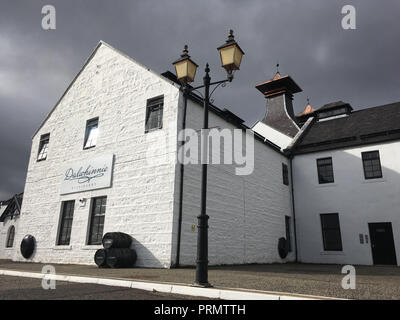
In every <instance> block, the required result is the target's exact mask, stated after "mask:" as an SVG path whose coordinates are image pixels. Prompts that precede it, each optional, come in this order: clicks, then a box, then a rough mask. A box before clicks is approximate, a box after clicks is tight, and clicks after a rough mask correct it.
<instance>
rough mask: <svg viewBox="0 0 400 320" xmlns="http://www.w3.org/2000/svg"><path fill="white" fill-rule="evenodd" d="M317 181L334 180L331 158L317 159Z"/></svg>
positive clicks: (330, 181) (329, 181)
mask: <svg viewBox="0 0 400 320" xmlns="http://www.w3.org/2000/svg"><path fill="white" fill-rule="evenodd" d="M317 168H318V181H319V183H320V184H322V183H332V182H335V179H334V177H333V165H332V158H322V159H317Z"/></svg>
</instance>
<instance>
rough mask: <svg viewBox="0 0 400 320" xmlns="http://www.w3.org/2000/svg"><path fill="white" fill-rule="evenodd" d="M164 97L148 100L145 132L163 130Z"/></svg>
mask: <svg viewBox="0 0 400 320" xmlns="http://www.w3.org/2000/svg"><path fill="white" fill-rule="evenodd" d="M163 109H164V96H162V97H158V98H154V99H150V100H147V107H146V125H145V127H146V128H145V132H149V131H152V130H156V129H161V128H162V118H163Z"/></svg>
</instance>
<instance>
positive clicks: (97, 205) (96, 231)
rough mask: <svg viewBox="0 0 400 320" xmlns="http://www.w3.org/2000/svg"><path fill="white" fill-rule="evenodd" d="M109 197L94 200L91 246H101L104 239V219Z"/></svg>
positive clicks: (89, 241) (91, 217)
mask: <svg viewBox="0 0 400 320" xmlns="http://www.w3.org/2000/svg"><path fill="white" fill-rule="evenodd" d="M106 205H107V197H106V196H103V197H96V198H92V208H91V214H90V228H89V239H88V244H89V245H98V244H101V240H102V239H103V229H104V218H105V214H106Z"/></svg>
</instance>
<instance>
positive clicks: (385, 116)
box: [292, 102, 400, 154]
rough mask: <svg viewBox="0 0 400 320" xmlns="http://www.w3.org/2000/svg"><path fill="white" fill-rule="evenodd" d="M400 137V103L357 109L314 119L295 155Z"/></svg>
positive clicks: (295, 149) (295, 148) (296, 148)
mask: <svg viewBox="0 0 400 320" xmlns="http://www.w3.org/2000/svg"><path fill="white" fill-rule="evenodd" d="M396 139H400V102H396V103H391V104H387V105H383V106H377V107H373V108H368V109H363V110H357V111H353V112H351V113H350V115H348V116H346V117H343V118H336V119H331V120H327V121H316V122H314V123H313V124H312V126H311V128H310V129H309V130H308V131H307V132H306V133H305V134H304V136H303V137H302V138H301V139H300V141H299V143H298V144H297V145H296V146H295V147H294V150H292V152H293V153H294V154H300V153H308V152H315V151H322V150H330V149H337V148H343V147H350V146H356V145H363V144H371V143H378V142H383V141H388V140H396Z"/></svg>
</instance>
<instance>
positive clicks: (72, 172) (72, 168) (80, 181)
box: [60, 154, 114, 194]
mask: <svg viewBox="0 0 400 320" xmlns="http://www.w3.org/2000/svg"><path fill="white" fill-rule="evenodd" d="M113 158H114V156H113V155H112V154H111V155H103V156H101V157H98V158H93V159H85V160H83V161H79V162H75V163H72V164H69V165H67V166H65V168H64V169H63V172H62V180H61V192H60V193H61V194H67V193H73V192H82V191H88V190H95V189H102V188H108V187H111V178H112V171H113Z"/></svg>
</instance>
